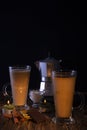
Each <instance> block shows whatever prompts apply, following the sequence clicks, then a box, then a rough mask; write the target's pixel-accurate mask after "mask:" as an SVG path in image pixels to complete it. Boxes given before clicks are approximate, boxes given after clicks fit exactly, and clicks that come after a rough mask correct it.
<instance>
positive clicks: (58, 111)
mask: <svg viewBox="0 0 87 130" xmlns="http://www.w3.org/2000/svg"><path fill="white" fill-rule="evenodd" d="M76 77H77V71H76V70H56V71H53V72H52V83H53V93H54V104H55V116H56V123H57V124H59V125H61V127H62V128H64V127H65V124H66V125H69V124H74V123H75V120H74V119H73V117H72V105H73V98H74V90H75V83H76ZM67 129H68V127H67Z"/></svg>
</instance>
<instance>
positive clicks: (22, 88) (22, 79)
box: [9, 65, 31, 110]
mask: <svg viewBox="0 0 87 130" xmlns="http://www.w3.org/2000/svg"><path fill="white" fill-rule="evenodd" d="M30 72H31V67H30V66H29V65H26V66H9V76H10V83H11V89H12V98H13V104H14V106H15V107H16V109H18V110H22V109H28V108H29V107H28V105H27V96H28V87H29V81H30Z"/></svg>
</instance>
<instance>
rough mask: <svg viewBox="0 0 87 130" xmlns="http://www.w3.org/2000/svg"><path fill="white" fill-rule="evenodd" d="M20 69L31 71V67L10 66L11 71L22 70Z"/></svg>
mask: <svg viewBox="0 0 87 130" xmlns="http://www.w3.org/2000/svg"><path fill="white" fill-rule="evenodd" d="M20 69H26V70H31V66H30V65H13V66H9V70H20Z"/></svg>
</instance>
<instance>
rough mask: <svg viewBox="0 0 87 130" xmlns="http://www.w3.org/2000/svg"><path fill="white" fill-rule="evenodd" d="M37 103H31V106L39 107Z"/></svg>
mask: <svg viewBox="0 0 87 130" xmlns="http://www.w3.org/2000/svg"><path fill="white" fill-rule="evenodd" d="M39 105H40V104H39V103H33V104H32V107H34V108H39Z"/></svg>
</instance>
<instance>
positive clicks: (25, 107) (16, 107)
mask: <svg viewBox="0 0 87 130" xmlns="http://www.w3.org/2000/svg"><path fill="white" fill-rule="evenodd" d="M15 109H16V110H17V111H23V110H24V111H27V110H29V109H30V107H29V106H28V105H27V104H26V105H23V106H15Z"/></svg>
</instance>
